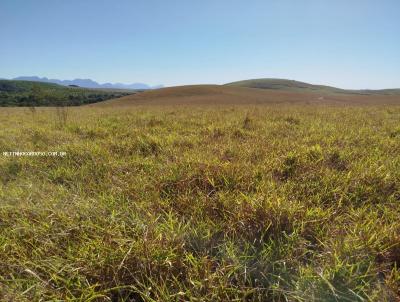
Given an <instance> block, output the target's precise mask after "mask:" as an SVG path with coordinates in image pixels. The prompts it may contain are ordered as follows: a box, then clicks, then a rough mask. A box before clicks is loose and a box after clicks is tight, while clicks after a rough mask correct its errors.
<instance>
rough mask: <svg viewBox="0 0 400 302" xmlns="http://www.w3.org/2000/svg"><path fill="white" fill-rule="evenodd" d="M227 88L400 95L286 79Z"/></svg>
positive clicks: (388, 90) (397, 92) (252, 82)
mask: <svg viewBox="0 0 400 302" xmlns="http://www.w3.org/2000/svg"><path fill="white" fill-rule="evenodd" d="M225 85H226V86H236V87H247V88H258V89H274V90H284V91H294V92H312V93H324V94H361V95H377V94H379V95H400V89H382V90H369V89H364V90H352V89H341V88H337V87H331V86H326V85H314V84H309V83H305V82H299V81H294V80H286V79H253V80H245V81H238V82H232V83H228V84H225Z"/></svg>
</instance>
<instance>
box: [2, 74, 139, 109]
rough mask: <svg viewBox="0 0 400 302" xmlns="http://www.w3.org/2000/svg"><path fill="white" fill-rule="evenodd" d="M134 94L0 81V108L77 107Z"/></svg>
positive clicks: (116, 90)
mask: <svg viewBox="0 0 400 302" xmlns="http://www.w3.org/2000/svg"><path fill="white" fill-rule="evenodd" d="M134 93H135V91H132V90H118V89H115V90H110V89H88V88H79V87H78V88H77V87H66V86H61V85H58V84H52V83H42V82H30V81H11V80H0V107H15V106H20V107H41V106H79V105H85V104H91V103H97V102H101V101H105V100H109V99H114V98H117V97H121V96H126V95H130V94H134Z"/></svg>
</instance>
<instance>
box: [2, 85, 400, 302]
mask: <svg viewBox="0 0 400 302" xmlns="http://www.w3.org/2000/svg"><path fill="white" fill-rule="evenodd" d="M232 89H239V90H240V89H241V88H232ZM244 89H245V88H244ZM164 91H165V90H164ZM149 93H150V97H149V98H150V99H151V93H153V94H154V93H158V92H149ZM257 93H261V92H257ZM216 94H217V95H218V94H219V92H218V93H216ZM146 95H147V96H148V94H145V96H144V97H146ZM214 95H215V94H214ZM175 97H176V96H175ZM181 97H182V96H181ZM183 97H185V95H184V94H183ZM127 98H131V99H130V100H131V101H129V102H133V103H135V100H136V98H137V97H136V96H133V97H127ZM154 99H155V97H154ZM175 99H176V98H175ZM200 99H201V97H197V98H195V101H194V102H193V103H194V104H197V103H196V100H200ZM254 99H261V96H259V98H257V97H254ZM132 100H133V101H132ZM216 100H217V99H216ZM118 102H121V101H120V100H118V101H117V103H115V104H120V103H118ZM163 102H164V101H160V102H154V103H155V104H160V103H163ZM172 103H173V102H172ZM177 103H178V104H179V102H177ZM200 103H201V102H200ZM322 103H323V102H322ZM368 103H369V102H368ZM106 104H107V103H106ZM57 110H58V111H57ZM59 110H60V109H52V108H38V109H37V110H36V111H35V112H33V111H31V110H29V109H26V108H19V109H18V108H3V109H1V111H0V124H1V125H2V127H1V128H0V151H2V152H3V151H61V152H66V153H67V155H66V156H65V157H18V158H17V157H7V156H3V155H1V154H0V200H1V203H0V249H1V252H0V300H2V301H65V300H66V301H136V302H137V301H399V299H400V270H399V264H400V221H399V217H400V203H399V202H400V106H396V105H383V104H381V105H366V106H364V105H363V106H360V105H354V104H353V105H351V104H350V105H348V106H340V105H338V104H337V103H332V104H319V105H311V104H308V105H307V104H305V103H303V104H297V103H294V104H281V105H277V104H269V105H232V104H231V105H229V104H226V105H220V106H208V105H201V106H200V105H197V106H188V105H168V106H156V105H154V106H140V105H138V106H123V107H116V106H114V107H113V106H105V107H101V106H94V107H79V108H63V109H62V110H63V111H62V112H61V113H60V111H59Z"/></svg>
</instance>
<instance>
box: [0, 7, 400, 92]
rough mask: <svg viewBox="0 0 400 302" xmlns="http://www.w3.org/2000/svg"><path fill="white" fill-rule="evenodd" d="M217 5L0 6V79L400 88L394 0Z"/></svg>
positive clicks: (399, 27) (398, 27) (398, 21)
mask: <svg viewBox="0 0 400 302" xmlns="http://www.w3.org/2000/svg"><path fill="white" fill-rule="evenodd" d="M215 2H216V1H211V0H207V1H202V2H201V3H188V2H185V1H169V2H164V1H156V0H152V1H146V3H138V2H136V1H127V0H124V1H106V0H105V1H94V0H88V1H82V2H80V1H76V0H73V1H68V2H58V1H50V0H39V1H33V0H28V1H22V0H13V1H11V0H5V1H2V2H1V4H0V25H1V26H0V34H1V36H2V37H3V41H5V43H3V44H4V45H2V48H1V49H0V70H1V74H0V77H1V78H14V77H18V76H39V77H47V78H50V79H60V80H70V79H76V78H79V79H92V80H94V81H96V82H99V83H108V82H111V83H125V84H130V83H136V82H140V83H146V84H149V85H159V84H162V85H164V86H177V85H190V84H223V83H228V82H233V81H240V80H246V79H255V78H282V79H290V80H297V81H303V82H308V83H312V84H322V85H329V86H335V87H340V88H344V89H384V88H400V56H399V53H400V41H399V40H400V39H399V38H398V37H399V36H400V19H399V18H398V16H397V12H398V11H399V10H400V2H398V1H394V0H386V1H381V2H380V3H377V2H376V1H372V0H368V1H360V0H353V1H344V0H340V1H335V3H331V2H330V1H316V0H306V1H302V3H298V2H297V3H292V1H286V0H284V1H279V2H278V1H261V0H257V1H251V2H247V3H244V2H243V1H227V0H222V1H218V3H215Z"/></svg>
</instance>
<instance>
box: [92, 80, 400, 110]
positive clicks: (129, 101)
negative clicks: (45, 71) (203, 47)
mask: <svg viewBox="0 0 400 302" xmlns="http://www.w3.org/2000/svg"><path fill="white" fill-rule="evenodd" d="M280 103H291V104H293V103H294V104H400V94H383V93H377V94H372V93H369V94H362V93H332V92H331V91H327V90H323V89H321V90H316V89H314V90H311V88H310V89H301V88H294V87H285V86H280V88H275V89H258V88H249V87H243V86H239V85H222V86H220V85H193V86H178V87H169V88H162V89H157V90H152V91H145V92H142V93H140V94H136V95H129V96H125V97H122V98H119V99H116V100H109V101H105V102H101V103H97V104H93V106H132V105H248V104H253V105H256V104H280Z"/></svg>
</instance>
